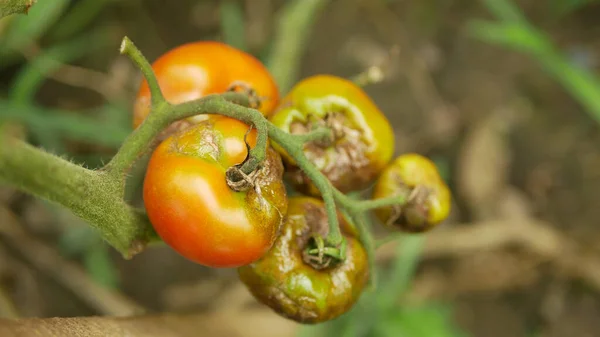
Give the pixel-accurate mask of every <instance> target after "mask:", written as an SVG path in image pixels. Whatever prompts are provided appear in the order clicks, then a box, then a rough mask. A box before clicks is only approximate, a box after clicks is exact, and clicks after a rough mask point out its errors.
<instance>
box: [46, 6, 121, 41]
mask: <svg viewBox="0 0 600 337" xmlns="http://www.w3.org/2000/svg"><path fill="white" fill-rule="evenodd" d="M46 1H48V0H46ZM113 2H116V0H82V1H77V2H75V4H74V5H73V8H72V9H71V10H70V11H69V12H68V13H67V14H65V15H64V17H63V18H62V19H61V20H60V25H58V26H57V27H56V28H55V29H54V30H53V31H52V33H51V37H52V38H53V39H57V40H61V39H64V38H68V37H70V36H72V35H73V34H77V33H79V32H81V31H82V30H83V29H84V28H86V26H88V25H89V24H90V23H91V22H92V21H93V20H94V19H95V18H96V17H97V16H98V15H99V14H100V12H101V11H102V10H103V9H104V8H105V7H107V6H108V5H110V4H111V3H113Z"/></svg>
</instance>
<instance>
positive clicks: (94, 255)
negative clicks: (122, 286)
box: [83, 244, 119, 289]
mask: <svg viewBox="0 0 600 337" xmlns="http://www.w3.org/2000/svg"><path fill="white" fill-rule="evenodd" d="M83 263H84V266H85V268H86V270H87V271H88V273H89V274H90V276H91V278H92V279H93V280H94V281H96V282H97V283H98V284H100V285H103V286H104V287H106V288H111V289H115V288H117V287H118V285H119V278H118V275H117V269H116V267H115V265H114V263H113V262H112V260H111V259H110V253H109V250H108V247H107V246H106V245H105V244H97V245H94V246H92V247H90V248H89V249H88V250H87V251H86V252H85V254H84V256H83Z"/></svg>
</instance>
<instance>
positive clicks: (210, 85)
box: [133, 41, 279, 138]
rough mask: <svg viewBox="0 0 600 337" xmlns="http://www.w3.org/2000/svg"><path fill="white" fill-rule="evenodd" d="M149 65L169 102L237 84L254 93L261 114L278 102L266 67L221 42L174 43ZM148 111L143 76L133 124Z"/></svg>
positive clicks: (195, 119) (184, 124)
mask: <svg viewBox="0 0 600 337" xmlns="http://www.w3.org/2000/svg"><path fill="white" fill-rule="evenodd" d="M152 69H153V71H154V73H155V76H156V79H157V80H158V84H159V87H160V88H161V91H162V93H163V95H164V97H165V99H166V100H167V101H169V102H170V103H172V104H178V103H183V102H186V101H191V100H194V99H198V98H201V97H203V96H206V95H208V94H220V93H224V92H226V91H228V90H231V89H234V90H235V89H240V88H241V89H246V90H243V91H245V92H247V93H253V94H255V95H256V97H258V99H259V101H260V105H259V107H258V110H260V111H261V112H262V113H263V115H265V116H267V115H268V114H269V113H270V112H271V111H272V110H273V109H274V108H275V106H276V105H277V103H278V102H279V91H278V88H277V85H276V83H275V80H274V79H273V78H272V76H271V74H270V73H269V71H268V70H267V68H266V67H265V66H264V65H263V64H262V63H261V62H260V61H259V60H258V59H257V58H255V57H254V56H252V55H250V54H248V53H246V52H243V51H241V50H238V49H236V48H234V47H231V46H229V45H226V44H224V43H221V42H216V41H196V42H190V43H186V44H183V45H180V46H177V47H175V48H173V49H171V50H169V51H167V52H166V53H165V54H163V55H161V56H160V57H159V58H158V59H157V60H156V61H154V62H153V64H152ZM149 112H150V89H149V87H148V82H147V81H146V80H145V79H143V80H142V83H141V85H140V88H139V91H138V93H137V97H136V100H135V104H134V118H133V127H134V128H137V127H138V126H139V125H140V124H141V123H142V121H143V120H144V119H145V118H146V116H148V113H149ZM207 118H208V117H207V115H198V116H194V117H190V118H188V119H186V120H181V121H178V122H177V123H174V125H172V126H171V127H170V128H169V130H168V131H169V132H170V133H172V132H176V131H177V130H179V129H181V128H185V127H187V126H189V124H193V123H196V122H199V121H202V120H205V119H207ZM163 138H164V137H163Z"/></svg>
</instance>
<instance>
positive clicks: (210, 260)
mask: <svg viewBox="0 0 600 337" xmlns="http://www.w3.org/2000/svg"><path fill="white" fill-rule="evenodd" d="M248 128H249V126H248V125H246V124H244V123H242V122H240V121H238V120H236V119H232V118H228V117H223V116H213V117H212V118H210V119H208V120H205V121H202V122H200V123H198V124H196V125H194V126H192V127H191V128H189V129H187V130H183V131H180V132H179V133H176V134H174V135H171V136H170V137H169V138H167V139H166V140H165V141H164V142H162V143H161V144H160V145H159V146H158V147H157V148H156V150H155V151H154V152H153V154H152V157H151V159H150V162H149V164H148V170H147V172H146V176H145V180H144V192H143V193H144V204H145V206H146V210H147V213H148V217H149V218H150V222H151V223H152V225H153V226H154V228H155V230H156V232H157V233H158V234H159V235H160V237H161V238H162V239H163V240H164V241H165V242H166V243H167V244H168V245H169V246H171V247H172V248H173V249H175V250H176V251H177V252H179V253H180V254H181V255H183V256H184V257H186V258H188V259H190V260H192V261H195V262H197V263H199V264H203V265H206V266H210V267H238V266H242V265H246V264H249V263H251V262H253V261H255V260H257V259H258V258H260V257H261V256H263V255H264V254H265V253H266V252H267V251H268V250H269V249H270V248H271V246H272V244H273V242H274V241H275V238H276V235H277V232H278V230H279V227H280V224H281V222H282V219H283V216H284V215H285V214H286V212H287V197H286V191H285V186H284V184H283V180H282V176H283V164H282V162H281V157H280V156H279V155H278V154H277V152H275V150H273V149H272V148H270V147H269V148H268V149H267V158H266V160H265V162H264V163H263V165H262V167H261V168H260V169H259V171H257V172H256V175H255V176H254V186H253V187H254V188H250V189H248V190H247V191H243V192H235V191H233V190H232V189H231V188H230V187H229V186H228V184H227V182H226V175H225V172H226V170H227V169H228V168H229V167H231V166H233V165H236V164H239V163H241V162H243V161H244V159H245V158H246V156H247V155H248V151H247V148H246V143H245V142H244V135H245V134H246V132H247V130H248ZM256 136H257V133H256V129H253V130H252V132H250V134H249V135H248V138H247V140H248V143H249V145H250V146H251V147H254V146H255V145H256Z"/></svg>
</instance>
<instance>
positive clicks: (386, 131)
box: [269, 75, 395, 196]
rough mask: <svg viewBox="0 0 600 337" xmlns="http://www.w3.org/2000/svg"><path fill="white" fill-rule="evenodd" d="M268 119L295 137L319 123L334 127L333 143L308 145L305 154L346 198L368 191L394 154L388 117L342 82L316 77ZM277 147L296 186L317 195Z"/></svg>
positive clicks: (354, 87) (298, 87) (293, 92)
mask: <svg viewBox="0 0 600 337" xmlns="http://www.w3.org/2000/svg"><path fill="white" fill-rule="evenodd" d="M269 119H270V120H271V122H272V123H273V124H274V125H275V126H277V127H278V128H280V129H282V130H284V131H286V132H288V133H291V134H301V133H307V132H309V131H310V130H311V129H312V128H314V127H315V126H316V125H319V124H320V125H325V126H328V127H330V128H331V129H332V131H333V134H334V138H333V139H332V142H330V143H323V142H312V143H307V144H306V145H305V147H304V153H305V154H306V156H307V157H308V159H309V160H310V161H311V162H312V163H313V164H314V165H315V166H316V167H317V168H318V169H319V170H320V171H321V172H322V173H323V174H324V175H325V176H326V177H327V178H328V179H329V180H330V181H331V182H332V184H333V186H335V187H336V188H338V189H339V190H340V191H342V192H344V193H347V192H351V191H357V190H362V189H365V188H366V187H368V186H369V185H370V184H371V183H372V182H373V181H374V180H375V179H376V177H377V176H378V175H379V173H380V172H381V170H383V168H384V167H385V166H386V165H387V163H388V162H389V161H390V160H391V158H392V156H393V154H394V146H395V139H394V132H393V130H392V127H391V126H390V123H389V121H388V119H387V118H386V116H385V115H384V114H383V113H382V112H381V111H380V110H379V108H378V107H377V105H376V104H375V103H374V102H373V100H371V98H370V97H369V96H368V95H367V94H366V93H365V92H364V91H363V90H362V89H361V88H360V87H358V86H357V85H356V84H354V83H353V82H351V81H349V80H346V79H343V78H340V77H336V76H331V75H316V76H312V77H308V78H306V79H304V80H302V81H300V82H299V83H297V84H296V85H295V86H294V87H293V88H292V89H291V91H290V92H289V94H287V95H286V96H285V97H284V98H283V99H282V101H281V104H280V105H279V108H277V109H276V110H275V111H274V112H273V113H272V115H271V116H270V118H269ZM273 147H274V148H275V149H276V150H277V151H278V152H280V153H281V155H282V157H283V160H284V163H285V165H286V172H288V175H289V177H290V180H291V181H292V183H293V185H294V187H296V188H297V189H298V190H299V191H301V192H303V193H307V194H310V195H313V196H319V195H320V193H319V191H318V190H317V189H316V187H315V186H314V185H313V184H312V182H311V181H310V179H308V177H307V176H306V175H305V174H304V173H303V172H302V171H301V170H300V169H298V168H297V167H296V165H295V161H294V159H293V158H291V157H290V156H289V155H288V154H287V153H286V151H285V150H284V149H282V148H281V147H279V146H278V145H277V144H274V145H273Z"/></svg>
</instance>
